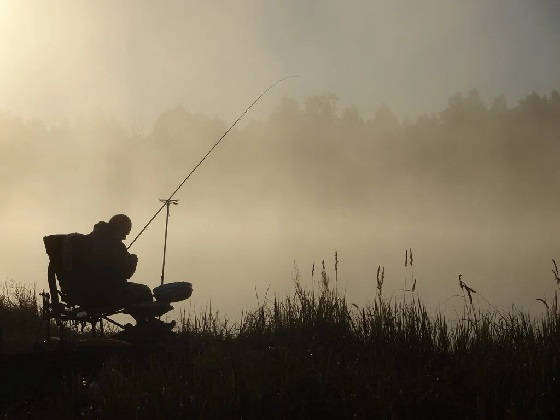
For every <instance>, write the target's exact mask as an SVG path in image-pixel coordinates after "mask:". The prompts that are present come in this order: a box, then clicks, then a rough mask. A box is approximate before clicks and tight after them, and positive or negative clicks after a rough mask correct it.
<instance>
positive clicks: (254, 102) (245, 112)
mask: <svg viewBox="0 0 560 420" xmlns="http://www.w3.org/2000/svg"><path fill="white" fill-rule="evenodd" d="M294 77H298V76H297V75H293V76H287V77H284V78H282V79H278V80H277V81H275V82H274V83H272V84H271V85H270V86H268V87H267V88H266V89H265V90H263V91H262V92H261V93H260V95H259V96H257V97H256V98H255V99H254V100H253V102H251V103H250V104H249V106H248V107H247V108H245V110H244V111H243V112H242V113H241V114H239V116H238V117H237V119H236V120H235V121H234V122H233V123H232V124H231V125H230V126H229V128H228V129H227V130H226V131H225V132H224V134H222V136H221V137H220V138H219V139H218V140H217V141H216V143H214V145H213V146H212V147H211V148H210V150H208V152H206V154H205V155H204V156H203V157H202V159H200V161H199V162H198V163H197V164H196V165H195V166H194V167H193V168H192V169H191V171H190V172H189V173H188V174H187V176H185V178H184V179H183V180H182V181H181V182H180V183H179V185H178V186H177V188H175V190H173V192H172V193H171V195H170V196H169V198H167V199H165V200H162V202H163V204H162V205H161V207H160V208H159V209H157V211H156V212H155V213H154V215H153V216H152V217H151V218H150V220H148V223H146V224H145V225H144V227H143V228H142V230H140V232H139V233H138V235H136V236H135V238H134V239H133V240H132V242H131V243H130V244H129V245H128V246H127V247H126V249H130V247H131V246H132V245H133V244H134V242H136V240H137V239H138V238H139V237H140V235H142V234H143V233H144V231H145V230H146V229H147V228H148V226H150V224H151V223H152V222H153V221H154V219H155V218H156V217H157V215H158V214H160V213H161V211H162V210H163V209H164V208H165V207H166V206H167V205H168V204H167V203H168V202H170V201H171V200H172V199H173V197H174V196H175V194H177V191H179V190H180V189H181V187H182V186H183V185H184V184H185V182H187V180H188V179H189V178H190V177H191V175H192V174H193V173H194V172H195V171H196V170H197V169H198V167H199V166H200V165H202V162H204V161H205V160H206V158H207V157H208V156H209V155H210V154H211V153H212V152H213V151H214V149H215V148H216V147H217V146H218V145H219V144H220V143H221V142H222V140H223V139H224V138H225V136H227V135H228V133H229V132H230V131H231V130H232V129H233V127H235V126H236V125H237V123H238V122H239V121H240V120H241V119H242V118H243V117H244V116H245V115H246V114H247V113H248V112H249V111H250V110H251V108H253V106H254V105H255V104H256V103H257V102H258V101H259V100H260V99H261V98H262V97H263V96H264V95H266V94H267V93H268V91H269V90H271V89H272V88H274V87H275V86H276V85H278V84H279V83H282V82H283V81H285V80H288V79H292V78H294Z"/></svg>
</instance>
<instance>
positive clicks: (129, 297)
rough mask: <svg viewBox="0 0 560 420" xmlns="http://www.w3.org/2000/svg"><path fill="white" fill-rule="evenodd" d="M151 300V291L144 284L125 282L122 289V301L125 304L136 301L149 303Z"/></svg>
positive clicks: (132, 303)
mask: <svg viewBox="0 0 560 420" xmlns="http://www.w3.org/2000/svg"><path fill="white" fill-rule="evenodd" d="M152 300H153V299H152V291H151V290H150V288H149V287H148V286H146V285H145V284H140V283H132V282H126V283H125V285H124V287H123V291H122V303H123V304H124V305H125V306H127V305H134V304H136V303H150V302H152Z"/></svg>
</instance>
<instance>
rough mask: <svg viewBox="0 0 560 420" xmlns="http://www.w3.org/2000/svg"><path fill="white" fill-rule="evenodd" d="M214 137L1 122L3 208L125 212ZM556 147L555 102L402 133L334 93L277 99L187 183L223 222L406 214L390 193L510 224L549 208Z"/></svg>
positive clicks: (559, 118)
mask: <svg viewBox="0 0 560 420" xmlns="http://www.w3.org/2000/svg"><path fill="white" fill-rule="evenodd" d="M224 127H225V122H223V121H221V120H219V119H217V118H210V117H207V116H204V115H199V114H193V113H190V112H188V111H186V110H185V109H184V108H182V107H178V108H175V109H171V110H168V111H166V112H164V113H162V114H161V115H160V116H159V117H158V118H157V120H156V121H155V123H154V124H153V128H152V129H151V131H149V132H148V133H142V134H139V133H133V132H131V131H130V130H127V129H126V128H124V127H122V126H121V125H119V124H118V123H117V122H116V121H114V120H111V119H110V118H107V117H99V118H98V117H95V118H91V119H90V120H87V121H86V120H83V121H81V122H74V123H66V124H58V125H54V126H49V125H48V124H46V123H44V122H41V121H35V120H23V119H21V118H17V117H14V116H11V115H10V114H6V113H4V114H2V115H0V135H1V136H2V138H3V139H4V141H3V142H2V144H1V145H0V148H1V150H0V152H1V153H2V155H3V156H5V157H8V159H6V161H5V162H4V164H3V165H2V168H1V169H0V170H1V173H0V183H1V185H2V188H3V190H4V191H6V192H7V194H8V199H9V197H10V192H17V191H21V190H23V189H25V188H26V186H28V185H29V184H30V183H32V184H33V183H37V182H39V183H41V184H42V185H43V188H41V190H42V191H43V192H44V193H46V194H49V195H56V194H58V193H60V192H61V191H65V192H67V193H69V194H70V195H75V193H76V192H78V191H80V190H82V188H84V186H85V187H86V188H87V189H88V190H89V193H96V192H97V193H98V194H100V195H102V196H106V197H108V198H114V197H117V196H120V199H124V200H133V199H134V197H135V196H137V195H138V194H144V193H145V191H146V190H148V191H150V190H152V189H153V190H154V192H155V191H160V192H161V191H167V190H169V189H170V187H171V186H172V185H173V184H174V183H175V182H176V180H177V179H179V176H180V175H181V174H182V173H183V172H184V171H186V169H188V168H189V165H191V166H192V163H193V162H196V160H197V159H198V158H199V157H200V156H201V155H202V154H203V152H204V150H205V149H206V148H207V146H208V144H210V143H211V141H212V140H214V139H215V138H217V137H218V136H219V135H220V134H221V132H223V130H224ZM559 135H560V94H559V93H558V91H556V90H554V91H553V92H552V93H550V94H549V95H544V96H540V95H538V94H536V93H531V94H530V95H528V96H527V97H525V98H523V99H522V100H521V101H520V102H519V103H518V104H517V105H515V106H511V107H508V106H507V104H506V100H505V98H504V97H503V96H500V97H498V98H496V99H495V100H494V101H493V102H492V104H491V105H487V104H485V103H484V102H483V100H482V99H481V97H480V95H479V93H478V92H477V91H476V90H471V91H470V92H468V93H467V94H461V93H457V94H456V95H454V96H452V97H451V98H450V99H449V104H448V106H447V108H446V109H444V110H443V111H441V112H440V113H436V114H431V115H423V116H420V117H418V118H417V119H416V121H414V122H410V121H406V120H405V121H403V122H400V121H399V119H398V117H397V116H396V115H395V114H394V113H393V112H392V111H391V110H390V109H389V108H387V107H381V108H380V109H379V110H378V111H377V112H376V113H375V115H374V116H373V117H372V118H369V119H366V118H365V117H363V116H362V115H360V113H359V111H358V110H357V109H356V108H355V107H348V108H345V109H341V110H339V109H338V107H337V97H336V96H335V95H334V94H323V95H318V96H313V97H310V98H308V99H307V100H306V101H305V103H304V104H299V103H298V102H296V101H294V100H292V99H284V100H282V101H281V103H280V104H279V105H278V106H276V107H275V109H274V110H273V111H272V113H271V114H270V116H269V117H267V118H265V119H264V120H258V121H254V120H253V121H250V122H249V123H246V124H245V126H243V127H242V128H240V129H239V130H237V131H236V132H234V133H232V136H231V137H232V138H231V139H229V142H228V143H229V144H228V145H226V146H224V148H227V150H225V151H224V152H220V153H216V156H215V157H213V162H211V163H210V165H212V166H213V169H212V170H205V173H204V176H201V179H198V180H197V181H196V184H197V185H199V186H201V187H202V188H204V189H205V190H206V193H205V194H204V197H205V199H209V200H210V203H208V204H212V203H211V202H212V197H214V198H215V197H220V200H225V201H226V202H227V204H228V207H229V209H230V210H233V209H235V207H236V205H235V201H236V200H235V197H236V196H238V195H239V194H242V195H247V197H252V198H254V199H255V201H254V207H253V208H254V209H255V211H258V209H259V207H260V206H262V205H271V206H275V205H276V204H281V202H282V201H284V202H285V200H286V199H287V198H288V199H290V198H291V199H297V201H298V203H299V204H300V205H302V203H303V204H305V205H306V206H311V208H313V209H314V210H315V209H317V208H320V209H322V210H323V211H328V210H329V208H331V207H333V206H334V207H340V206H345V207H349V208H353V209H355V210H357V211H360V210H361V211H367V212H373V214H376V213H378V212H383V211H388V210H389V209H391V208H395V207H396V206H400V207H401V210H403V211H405V212H406V211H407V210H406V205H405V204H406V202H409V197H410V195H409V196H407V197H403V195H399V194H398V192H399V191H406V192H407V194H411V195H412V197H413V200H414V202H415V203H416V204H415V206H414V207H415V210H414V212H413V213H414V214H410V215H409V216H410V217H414V215H415V214H418V213H417V212H420V213H421V212H422V211H423V208H424V206H427V208H428V210H427V211H434V212H435V213H434V214H438V215H440V216H441V215H442V211H443V210H442V209H445V212H446V213H448V214H454V215H456V216H457V215H460V214H461V213H462V210H461V209H462V208H464V204H465V203H468V208H469V212H471V214H473V210H474V214H476V213H477V211H478V210H480V214H483V213H484V212H487V211H492V212H494V213H495V212H496V211H497V212H499V213H501V215H502V217H504V218H506V219H507V220H510V221H514V220H515V219H516V218H517V217H525V216H527V214H534V213H535V212H536V213H540V212H542V211H546V209H547V208H549V207H550V205H551V204H556V203H557V201H558V200H557V198H556V196H555V195H554V194H553V193H552V191H553V190H554V187H555V186H556V185H557V183H558V175H559V169H558V165H556V156H557V155H558V152H559V151H560V142H559V141H558V137H559ZM69 171H70V172H71V173H72V174H73V176H72V177H68V176H67V175H68V173H69ZM255 175H258V176H255ZM224 178H227V179H228V180H229V181H228V182H226V183H224V182H223V181H221V180H223V179H224ZM236 186H237V187H239V188H235V187H236ZM123 192H126V193H125V194H123ZM277 201H280V203H276V202H277ZM430 203H438V205H437V208H435V207H434V208H432V207H431V204H430ZM213 204H216V203H215V202H214V203H213ZM473 205H474V206H475V207H474V208H473V207H472V206H473Z"/></svg>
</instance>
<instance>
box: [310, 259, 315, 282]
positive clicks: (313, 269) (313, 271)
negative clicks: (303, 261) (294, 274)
mask: <svg viewBox="0 0 560 420" xmlns="http://www.w3.org/2000/svg"><path fill="white" fill-rule="evenodd" d="M314 274H315V263H313V267H311V280H313V275H314Z"/></svg>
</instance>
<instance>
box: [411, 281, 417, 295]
mask: <svg viewBox="0 0 560 420" xmlns="http://www.w3.org/2000/svg"><path fill="white" fill-rule="evenodd" d="M410 290H411V291H412V292H414V291H415V290H416V279H414V283H412V289H410Z"/></svg>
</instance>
